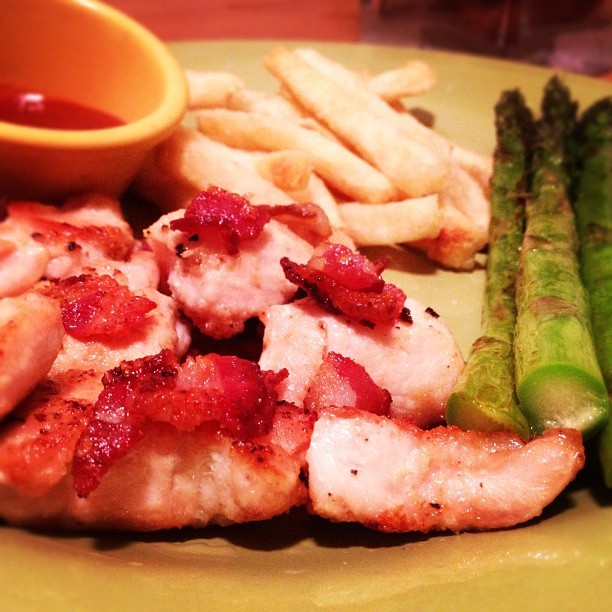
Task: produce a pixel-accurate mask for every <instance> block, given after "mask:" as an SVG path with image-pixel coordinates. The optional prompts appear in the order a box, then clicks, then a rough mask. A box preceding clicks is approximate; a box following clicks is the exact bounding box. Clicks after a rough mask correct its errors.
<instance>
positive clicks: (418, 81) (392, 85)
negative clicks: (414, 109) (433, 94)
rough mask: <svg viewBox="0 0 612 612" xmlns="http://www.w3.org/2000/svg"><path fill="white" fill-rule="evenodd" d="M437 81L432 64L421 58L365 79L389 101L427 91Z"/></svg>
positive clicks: (376, 92) (370, 87)
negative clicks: (422, 60)
mask: <svg viewBox="0 0 612 612" xmlns="http://www.w3.org/2000/svg"><path fill="white" fill-rule="evenodd" d="M436 82H437V77H436V73H435V72H434V71H433V69H432V68H431V66H429V64H426V63H425V62H421V61H420V60H411V61H409V62H407V63H406V64H405V65H404V66H401V67H399V68H394V69H391V70H385V71H383V72H379V73H378V74H375V75H373V76H371V77H369V78H366V80H365V83H366V85H367V87H368V89H370V90H371V91H373V92H374V93H375V94H376V95H378V96H380V97H381V98H382V99H383V100H386V101H387V102H389V103H393V102H397V101H399V100H401V99H402V98H405V97H408V96H416V95H419V94H422V93H425V92H426V91H429V90H430V89H431V88H432V87H433V86H434V85H435V84H436Z"/></svg>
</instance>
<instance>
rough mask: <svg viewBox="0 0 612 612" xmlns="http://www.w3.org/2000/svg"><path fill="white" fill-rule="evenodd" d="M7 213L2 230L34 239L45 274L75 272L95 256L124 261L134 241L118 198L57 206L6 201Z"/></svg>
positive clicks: (90, 197)
mask: <svg viewBox="0 0 612 612" xmlns="http://www.w3.org/2000/svg"><path fill="white" fill-rule="evenodd" d="M7 213H8V216H7V218H6V219H5V220H4V221H3V224H2V225H3V230H2V231H3V232H10V233H12V235H13V236H14V237H15V238H16V237H18V236H19V237H20V240H21V242H23V241H27V240H31V239H33V240H34V241H35V242H36V243H37V244H38V245H39V246H40V247H42V248H44V249H45V250H46V252H47V259H48V261H47V263H46V266H45V268H44V271H43V276H44V277H45V278H66V277H68V276H72V275H75V274H80V273H81V270H82V269H83V267H84V266H86V265H90V264H91V263H93V262H95V261H97V260H99V259H104V258H111V259H119V260H122V259H125V258H127V256H128V254H129V252H130V249H131V248H132V246H133V244H134V236H133V233H132V230H131V228H130V226H129V224H128V223H127V221H126V220H125V219H124V217H123V213H122V211H121V207H120V204H119V201H118V200H116V199H115V198H111V197H108V196H104V195H100V194H84V195H81V196H75V197H74V198H71V199H69V200H67V201H66V202H65V203H64V204H63V205H62V206H51V205H46V204H41V203H38V202H28V201H16V202H11V203H9V204H8V205H7ZM36 280H40V277H39V278H37V279H36Z"/></svg>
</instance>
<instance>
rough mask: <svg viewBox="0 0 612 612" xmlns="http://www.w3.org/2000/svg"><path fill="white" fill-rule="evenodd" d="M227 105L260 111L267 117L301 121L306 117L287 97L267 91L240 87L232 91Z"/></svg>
mask: <svg viewBox="0 0 612 612" xmlns="http://www.w3.org/2000/svg"><path fill="white" fill-rule="evenodd" d="M226 107H227V108H228V109H230V110H235V111H244V112H246V113H258V114H260V115H264V116H266V117H274V118H276V119H285V120H287V121H294V122H296V123H298V122H300V121H301V120H302V119H303V118H304V117H303V115H302V113H300V112H299V111H298V110H297V109H296V107H295V106H294V105H293V104H291V102H290V101H289V100H287V98H286V97H284V96H282V95H280V94H277V93H271V92H267V91H256V90H253V89H247V88H245V89H239V90H237V91H234V92H232V93H231V95H230V96H229V98H228V100H227V105H226Z"/></svg>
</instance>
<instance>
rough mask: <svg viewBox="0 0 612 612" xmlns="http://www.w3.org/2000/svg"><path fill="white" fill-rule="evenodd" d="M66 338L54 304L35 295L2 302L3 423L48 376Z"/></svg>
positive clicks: (0, 374)
mask: <svg viewBox="0 0 612 612" xmlns="http://www.w3.org/2000/svg"><path fill="white" fill-rule="evenodd" d="M63 337H64V328H63V325H62V319H61V315H60V307H59V304H58V303H57V302H56V301H55V300H52V299H50V298H46V297H43V296H41V295H38V294H36V293H28V294H24V295H23V296H20V297H7V298H2V299H0V419H1V418H2V417H3V416H4V415H6V414H7V413H9V412H10V411H11V410H12V409H13V408H14V407H15V406H16V405H17V404H18V403H19V402H20V401H21V400H22V399H23V398H24V397H26V395H27V394H28V393H29V392H30V391H31V390H32V389H33V388H34V387H35V386H36V384H37V383H38V382H39V381H40V380H41V379H42V378H44V377H45V376H46V374H47V373H48V372H49V370H50V368H51V366H52V364H53V362H54V360H55V358H56V357H57V355H58V353H59V351H60V349H61V348H62V339H63Z"/></svg>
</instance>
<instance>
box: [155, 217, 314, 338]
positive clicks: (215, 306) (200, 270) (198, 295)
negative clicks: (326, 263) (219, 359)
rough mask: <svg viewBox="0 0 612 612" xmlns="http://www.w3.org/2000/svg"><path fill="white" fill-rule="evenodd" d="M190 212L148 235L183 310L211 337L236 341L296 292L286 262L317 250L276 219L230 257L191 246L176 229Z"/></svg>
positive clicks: (305, 257) (163, 222) (164, 220)
mask: <svg viewBox="0 0 612 612" xmlns="http://www.w3.org/2000/svg"><path fill="white" fill-rule="evenodd" d="M183 214H184V211H176V212H173V213H169V214H167V215H164V216H163V217H161V219H159V220H158V221H157V222H156V223H154V224H153V225H152V226H151V227H150V228H148V229H147V230H146V232H145V236H146V238H147V240H148V242H149V244H150V245H151V247H152V248H153V252H154V253H155V255H156V257H157V261H158V263H159V265H160V269H161V271H162V282H163V281H165V282H166V284H167V287H168V290H169V292H170V293H171V295H172V297H173V298H174V300H175V301H176V303H177V305H178V307H179V308H180V309H181V310H182V311H183V312H184V313H185V314H186V315H187V316H188V317H189V318H190V319H191V320H192V321H193V323H194V324H195V325H196V326H197V327H198V328H199V329H200V330H201V331H202V332H203V333H204V334H206V335H208V336H211V337H213V338H217V339H221V338H230V337H232V336H234V335H236V334H238V333H240V332H241V331H242V330H243V329H244V324H245V322H246V321H247V320H248V319H250V318H253V317H257V316H259V315H260V314H261V313H263V312H264V311H265V310H266V309H267V308H268V307H269V306H271V305H272V304H282V303H285V302H286V301H288V300H289V299H290V298H291V297H292V296H293V295H294V294H295V292H296V287H295V285H293V284H292V283H291V282H289V281H288V280H287V279H286V278H285V275H284V273H283V270H282V268H281V265H280V263H279V262H280V260H281V258H282V257H284V256H287V257H290V258H291V259H293V260H295V261H298V262H301V263H304V262H306V261H308V259H309V257H310V255H311V254H312V251H313V248H312V246H311V245H309V244H308V243H307V242H306V241H305V240H303V239H301V238H300V237H298V236H297V235H296V234H294V233H293V232H292V231H291V230H290V229H289V228H287V227H286V226H285V225H284V224H282V223H279V222H277V221H275V220H274V219H272V220H270V221H269V222H268V223H267V224H266V225H265V227H264V228H263V230H262V232H261V234H260V235H259V236H258V237H257V238H255V239H254V240H250V241H248V242H246V241H245V242H244V243H241V245H240V248H239V250H238V253H236V254H235V255H229V254H227V253H224V252H219V251H218V250H216V249H214V248H209V247H207V246H206V244H196V243H192V244H190V243H189V241H188V240H187V239H186V236H185V234H184V233H183V232H180V231H177V230H173V229H171V228H170V222H171V221H172V220H173V219H178V218H181V217H182V216H183Z"/></svg>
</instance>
